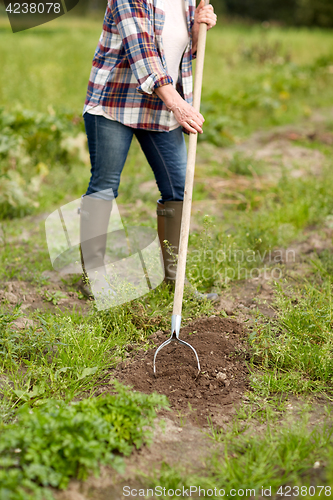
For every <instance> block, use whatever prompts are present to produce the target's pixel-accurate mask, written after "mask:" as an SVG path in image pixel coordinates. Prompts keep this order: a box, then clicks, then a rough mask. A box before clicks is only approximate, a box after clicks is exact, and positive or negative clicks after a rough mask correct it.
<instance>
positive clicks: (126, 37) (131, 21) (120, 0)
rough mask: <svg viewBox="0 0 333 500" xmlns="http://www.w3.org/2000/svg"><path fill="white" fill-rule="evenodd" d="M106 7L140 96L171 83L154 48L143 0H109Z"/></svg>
mask: <svg viewBox="0 0 333 500" xmlns="http://www.w3.org/2000/svg"><path fill="white" fill-rule="evenodd" d="M109 7H110V11H111V14H112V16H113V19H114V22H115V23H116V26H117V29H118V31H119V34H120V36H121V38H122V41H123V45H124V49H125V52H126V56H127V59H128V61H129V64H130V66H131V69H132V71H133V73H134V75H135V78H136V79H137V81H138V83H139V86H138V87H137V90H138V91H139V92H140V93H144V94H152V93H153V92H154V90H155V89H156V88H157V87H161V86H162V85H167V84H168V83H171V84H172V78H171V76H170V75H168V74H167V72H166V71H165V69H164V67H163V64H162V60H161V58H160V56H159V53H158V51H157V48H156V45H155V33H154V28H153V24H152V22H151V19H150V16H149V9H148V6H147V3H146V0H109Z"/></svg>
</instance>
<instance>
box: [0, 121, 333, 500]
mask: <svg viewBox="0 0 333 500" xmlns="http://www.w3.org/2000/svg"><path fill="white" fill-rule="evenodd" d="M329 112H330V111H329ZM329 112H328V111H326V112H325V113H323V112H321V113H319V112H318V113H316V114H314V115H313V117H312V119H311V120H307V121H306V122H303V123H301V124H299V125H297V126H287V127H277V128H275V129H272V130H270V131H269V132H262V133H256V134H254V135H253V136H252V137H251V138H250V139H248V140H246V141H243V142H241V143H240V144H237V145H235V146H233V147H232V148H231V147H230V148H224V149H222V148H217V147H212V146H211V145H208V144H206V143H203V144H202V145H201V146H199V153H198V168H197V172H198V173H197V176H198V179H199V181H200V180H201V178H202V176H203V172H204V169H205V165H206V164H207V163H209V162H215V163H216V164H217V165H221V166H222V165H223V164H224V163H225V161H226V159H228V158H229V159H230V158H234V157H235V154H236V155H237V154H240V153H241V154H242V155H247V156H248V157H251V158H252V159H254V160H255V161H265V163H266V164H268V165H269V167H270V168H267V169H266V170H265V172H263V173H260V175H258V174H256V173H254V175H253V176H251V177H246V176H244V175H239V174H233V175H231V176H230V178H229V179H226V178H222V179H221V178H218V176H217V178H214V177H209V178H207V179H206V181H205V182H207V185H206V186H205V187H206V189H207V191H209V193H210V194H209V196H208V198H207V199H204V200H202V201H201V200H198V201H194V204H193V218H192V231H194V230H197V229H198V228H200V223H199V222H198V221H199V219H198V212H199V213H201V212H200V211H202V210H203V209H204V211H205V212H206V213H212V214H213V215H214V216H215V217H216V218H218V217H222V218H223V217H224V209H223V206H224V205H225V204H228V203H229V204H232V203H234V204H238V203H243V202H244V200H243V199H242V191H243V190H245V189H248V188H249V185H251V186H252V188H253V189H255V190H257V192H258V193H259V196H261V194H260V193H261V191H262V190H263V189H264V186H265V187H266V186H269V185H270V184H272V185H274V184H275V183H276V182H278V179H279V178H280V177H281V175H282V173H283V172H284V171H285V170H287V171H288V175H290V176H291V177H292V178H295V179H296V178H299V177H301V176H305V175H309V174H311V175H315V176H316V175H320V173H321V170H322V168H323V165H324V163H325V161H326V159H325V155H324V153H322V151H321V149H320V148H319V149H317V148H316V147H315V145H316V142H315V143H314V146H313V147H309V144H307V145H306V146H304V145H301V144H300V143H301V142H302V141H303V143H304V141H305V142H309V143H310V144H311V143H313V141H318V142H320V144H321V147H322V145H329V146H331V145H332V144H333V133H332V132H331V131H330V130H327V126H326V121H325V120H326V119H327V116H328V114H329ZM231 187H233V189H234V191H235V190H236V191H237V193H238V199H237V197H236V199H235V197H234V196H233V197H230V198H228V193H229V192H230V188H231ZM148 188H149V186H148V185H147V183H144V184H143V185H141V186H140V189H141V190H142V191H144V190H146V189H148ZM221 195H223V196H221ZM122 210H124V211H126V210H130V207H128V206H126V207H124V208H123V209H122ZM43 217H44V215H39V216H37V217H35V222H36V223H38V222H40V221H41V220H43ZM31 220H32V219H31V218H30V222H31ZM283 230H284V231H288V225H286V226H285V227H284V229H283ZM30 237H31V233H29V232H28V231H25V230H23V231H22V232H21V234H20V235H18V236H16V237H13V238H12V240H10V241H9V242H8V243H9V244H10V245H11V244H12V245H18V244H20V245H22V246H24V245H25V241H27V240H29V238H30ZM332 237H333V225H332V219H331V218H330V217H326V221H325V222H324V223H323V224H318V225H314V226H308V227H306V228H305V229H304V230H303V231H302V232H301V234H299V235H298V237H297V238H295V239H291V241H289V243H288V245H287V246H285V247H278V246H275V247H274V248H272V249H271V250H270V251H269V252H266V253H264V254H263V255H262V259H261V267H260V268H258V269H259V271H262V269H263V268H264V267H265V265H266V266H267V269H268V270H269V272H267V273H263V272H259V275H258V274H256V273H253V274H252V275H251V276H249V277H247V278H246V279H239V280H236V281H231V282H230V283H228V284H227V286H225V287H224V288H223V289H221V290H220V300H219V302H218V303H217V304H216V305H215V306H214V311H213V314H210V316H208V317H202V318H198V319H195V320H194V321H188V322H187V323H188V324H187V326H185V327H184V328H182V329H181V334H180V337H181V338H182V339H183V340H186V341H187V342H189V343H190V344H191V345H192V346H193V347H194V348H195V349H196V350H197V352H198V355H199V359H200V363H201V373H200V374H198V371H197V365H196V361H195V358H194V355H193V352H192V351H191V350H190V349H189V348H185V347H183V346H180V345H179V344H177V343H171V344H170V345H168V346H167V347H165V348H164V349H163V350H162V351H161V352H160V353H159V355H158V357H157V362H156V367H157V374H156V377H155V376H154V373H153V365H152V363H153V355H154V352H155V350H156V348H157V347H158V345H160V343H162V342H163V341H164V340H166V339H167V338H168V336H169V335H170V331H169V329H168V328H166V329H162V330H161V329H159V328H156V331H155V332H154V333H152V334H150V335H149V338H148V343H145V344H144V346H142V348H141V349H140V345H139V344H138V343H137V344H135V343H134V344H128V345H127V346H125V351H124V352H125V354H124V357H123V360H122V361H121V360H120V361H121V362H119V363H118V364H117V365H116V366H115V367H114V368H112V369H109V370H108V374H107V377H105V374H104V376H103V379H101V380H100V381H96V391H95V394H102V393H103V392H108V391H109V390H111V389H110V388H111V387H112V386H110V382H111V381H112V380H113V379H117V380H119V381H121V382H123V383H125V384H128V385H131V386H132V387H133V388H134V389H135V390H137V391H142V392H146V393H150V392H153V391H157V392H159V393H161V394H165V395H167V396H168V398H169V401H170V410H162V411H161V412H160V413H159V416H158V421H157V424H156V426H155V431H154V439H153V444H152V445H151V446H150V447H147V446H145V447H143V448H142V449H140V450H138V451H136V452H134V453H133V455H132V456H131V457H130V458H127V459H126V471H125V473H124V474H123V475H120V474H118V473H116V472H115V471H114V470H113V469H112V468H110V467H103V468H102V470H101V476H100V477H99V478H94V477H89V479H88V480H87V481H86V482H80V481H77V480H72V481H71V483H70V485H69V487H68V489H67V490H66V491H62V492H59V491H55V492H54V493H55V497H56V498H57V499H58V500H88V499H89V500H107V499H118V498H119V499H120V498H123V496H122V487H123V486H124V485H130V486H131V487H134V488H135V487H136V488H139V487H140V486H141V487H144V485H145V484H146V482H145V481H146V479H145V478H144V474H147V475H148V476H149V475H150V474H151V473H152V464H153V465H154V468H155V470H159V468H160V467H161V466H162V467H163V466H164V465H165V464H167V465H169V466H170V467H172V466H174V467H179V468H180V469H181V470H184V471H185V473H186V474H190V473H191V474H193V473H195V472H198V471H200V473H201V474H205V470H206V467H207V460H208V457H210V456H211V454H212V450H217V451H219V452H221V450H223V448H224V446H225V445H224V443H223V442H219V440H218V439H215V440H214V439H212V438H213V436H214V432H218V433H221V432H222V433H223V432H225V433H228V432H230V429H231V428H232V426H233V425H234V423H235V421H236V422H238V425H240V428H239V429H238V431H239V432H240V433H242V432H245V434H246V433H248V434H250V433H253V432H255V433H256V434H257V435H258V436H260V435H261V434H263V433H265V431H266V430H267V422H265V420H263V421H262V420H260V419H259V420H258V419H256V418H253V419H252V420H251V421H248V420H247V417H246V415H245V414H246V411H247V410H246V409H245V410H244V408H246V406H248V407H249V408H250V407H251V412H252V413H255V412H256V411H260V408H262V400H261V402H259V400H255V398H253V397H251V391H252V389H251V384H250V373H251V372H252V375H253V373H254V372H253V366H252V367H251V368H250V366H249V362H250V358H251V346H250V345H249V342H248V337H249V335H250V333H251V331H252V330H253V328H254V326H255V324H256V321H259V322H261V323H262V324H264V323H265V322H266V321H267V320H268V319H272V318H275V317H276V305H275V304H274V300H275V282H278V283H280V285H281V286H282V287H284V289H287V287H289V286H290V284H291V285H292V286H293V284H294V283H298V282H299V281H300V280H306V279H308V278H310V277H311V276H312V275H313V266H312V263H313V261H314V260H315V259H316V258H318V255H319V256H320V255H321V254H322V252H325V251H331V248H332ZM272 268H273V271H274V272H271V271H272ZM274 273H275V274H274ZM15 278H16V277H15V276H13V277H12V278H11V279H10V280H8V281H5V282H3V283H2V284H1V290H2V291H1V292H0V299H1V300H2V301H3V303H4V304H7V305H8V307H9V308H11V307H13V305H14V304H16V303H17V302H21V303H22V304H21V310H22V311H24V313H25V314H26V315H23V316H21V317H20V318H18V319H17V320H15V321H13V323H12V328H13V329H16V330H18V331H19V330H23V329H24V328H26V327H28V326H34V321H36V319H30V318H29V314H30V313H32V312H34V311H38V310H42V311H45V310H49V311H50V312H52V311H56V310H58V308H59V311H66V310H73V307H74V308H76V309H77V310H80V311H81V313H82V314H83V315H85V314H87V313H88V311H89V310H90V307H91V302H90V301H85V300H84V299H83V297H82V296H81V295H80V294H78V293H77V291H76V289H75V282H74V281H75V280H74V281H71V280H70V279H64V278H63V277H62V276H60V275H59V274H58V273H56V272H55V271H44V272H42V273H41V279H40V280H39V281H40V282H39V285H38V286H36V283H34V282H31V281H28V280H27V281H24V280H20V281H18V280H17V279H15ZM43 278H45V280H46V281H45V283H44V284H43ZM258 370H259V367H258ZM2 380H4V377H3V376H2ZM7 382H8V381H7ZM266 399H267V398H266ZM267 401H269V398H268V399H267ZM267 401H266V402H267ZM279 405H280V406H281V408H282V406H283V411H282V410H281V411H280V412H279ZM328 407H331V408H332V401H331V400H330V398H329V397H328V396H327V395H325V394H321V395H320V394H319V393H315V394H312V395H311V394H307V395H302V396H296V395H294V396H293V395H291V394H281V395H280V401H279V403H278V404H277V400H276V401H274V400H273V403H272V408H274V411H275V412H276V414H277V415H278V416H275V420H274V426H279V425H280V424H281V425H282V424H283V423H285V422H287V421H288V419H289V420H290V421H291V422H295V421H297V419H298V418H300V415H302V413H304V411H305V410H306V411H307V412H308V413H309V415H310V417H309V421H308V423H307V425H308V428H311V426H314V425H315V426H317V427H320V426H321V425H323V422H324V420H325V411H326V410H325V408H326V409H327V408H328ZM241 412H243V416H242V415H241ZM244 412H245V413H244ZM251 412H250V413H251ZM244 415H245V416H244ZM161 423H162V424H161ZM160 424H161V425H162V426H160ZM214 429H215V431H214ZM163 464H164V465H163ZM304 477H305V478H308V479H309V478H310V479H309V480H310V481H311V484H312V483H313V484H318V481H319V482H320V481H321V480H323V478H325V469H324V467H323V464H321V463H320V462H318V463H317V462H316V464H313V469H311V468H309V469H308V470H307V471H306V472H304ZM258 498H259V497H258ZM277 498H287V496H285V497H284V496H281V495H280V496H279V497H277Z"/></svg>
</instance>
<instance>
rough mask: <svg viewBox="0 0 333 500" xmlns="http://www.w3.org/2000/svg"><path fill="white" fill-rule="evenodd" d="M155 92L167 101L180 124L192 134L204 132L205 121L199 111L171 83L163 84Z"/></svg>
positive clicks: (168, 106) (169, 108) (167, 105)
mask: <svg viewBox="0 0 333 500" xmlns="http://www.w3.org/2000/svg"><path fill="white" fill-rule="evenodd" d="M155 93H156V94H157V95H158V97H159V98H160V99H162V101H163V102H164V103H165V105H166V107H167V108H168V110H169V111H172V112H173V114H174V115H175V118H176V120H177V122H178V123H179V125H181V126H182V127H183V128H184V129H185V130H187V132H189V133H191V134H196V133H197V132H199V134H202V125H203V122H204V121H205V119H204V117H203V116H202V114H201V113H199V111H197V110H196V109H194V107H193V106H191V104H189V103H188V102H186V101H185V100H184V99H183V98H182V97H181V96H180V95H179V94H178V92H177V90H176V89H175V88H174V87H173V86H172V85H171V84H168V85H163V86H161V87H158V88H157V89H155Z"/></svg>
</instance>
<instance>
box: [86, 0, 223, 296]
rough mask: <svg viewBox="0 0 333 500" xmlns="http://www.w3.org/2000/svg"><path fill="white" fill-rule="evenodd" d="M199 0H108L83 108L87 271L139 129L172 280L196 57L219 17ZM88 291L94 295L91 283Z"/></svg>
mask: <svg viewBox="0 0 333 500" xmlns="http://www.w3.org/2000/svg"><path fill="white" fill-rule="evenodd" d="M194 1H195V0H108V6H107V9H106V12H105V17H104V23H103V31H102V34H101V37H100V40H99V43H98V46H97V49H96V51H95V55H94V58H93V64H92V70H91V74H90V79H89V84H88V91H87V96H86V101H85V106H84V110H83V116H84V121H85V128H86V133H87V138H88V146H89V153H90V159H91V178H90V182H89V186H88V189H87V192H86V195H90V196H83V197H82V202H81V223H80V226H81V260H82V267H83V271H84V275H85V276H87V274H86V271H87V270H89V269H96V268H100V269H103V266H104V255H105V247H106V233H107V226H108V221H109V217H110V212H111V208H112V200H113V198H115V197H117V196H118V187H119V183H120V175H121V172H122V169H123V167H124V164H125V161H126V157H127V154H128V150H129V147H130V144H131V140H132V138H133V135H135V136H136V138H137V139H138V141H139V143H140V145H141V148H142V150H143V152H144V154H145V156H146V158H147V160H148V162H149V164H150V166H151V168H152V170H153V172H154V175H155V179H156V183H157V186H158V188H159V190H160V193H161V198H160V200H159V201H158V202H157V219H158V221H157V226H158V235H159V239H160V242H161V247H162V252H163V258H164V267H165V281H166V282H167V283H172V282H174V280H175V277H176V265H175V259H174V255H175V254H176V255H177V253H178V245H179V236H180V222H181V213H182V204H183V193H184V185H185V172H186V146H185V141H184V136H183V130H184V131H185V132H187V133H193V134H196V133H202V125H203V122H204V118H203V116H202V115H201V114H200V113H199V112H197V111H196V110H195V109H194V108H193V107H192V106H191V100H192V58H193V57H194V56H195V52H196V46H197V41H198V33H199V25H200V23H206V24H207V27H208V29H210V28H212V27H213V26H215V24H216V15H215V14H214V9H213V7H212V6H211V5H208V6H205V3H204V0H202V1H201V3H200V4H199V6H198V7H197V8H195V4H194ZM164 240H167V241H168V242H169V245H171V247H172V250H173V251H172V253H173V255H170V254H169V253H168V252H167V251H166V249H165V245H164V243H163V242H164ZM102 274H103V273H102ZM101 286H102V285H101ZM81 288H82V287H81ZM83 292H84V293H86V294H90V295H91V292H90V291H89V289H87V287H84V288H83ZM208 295H210V297H208V298H213V299H214V298H215V297H216V294H208Z"/></svg>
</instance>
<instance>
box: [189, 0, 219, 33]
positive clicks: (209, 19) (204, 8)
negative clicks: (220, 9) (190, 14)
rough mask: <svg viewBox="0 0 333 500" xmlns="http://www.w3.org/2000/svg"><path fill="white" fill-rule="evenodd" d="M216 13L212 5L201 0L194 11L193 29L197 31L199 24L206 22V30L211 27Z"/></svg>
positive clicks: (214, 22)
mask: <svg viewBox="0 0 333 500" xmlns="http://www.w3.org/2000/svg"><path fill="white" fill-rule="evenodd" d="M216 20H217V15H216V14H215V12H214V7H213V6H212V5H211V4H208V5H205V0H201V2H200V3H199V5H198V7H197V8H196V9H195V12H194V24H193V28H192V30H193V29H194V30H195V31H196V30H198V31H199V24H201V23H206V24H207V30H210V29H211V28H213V27H214V26H215V24H216Z"/></svg>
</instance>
